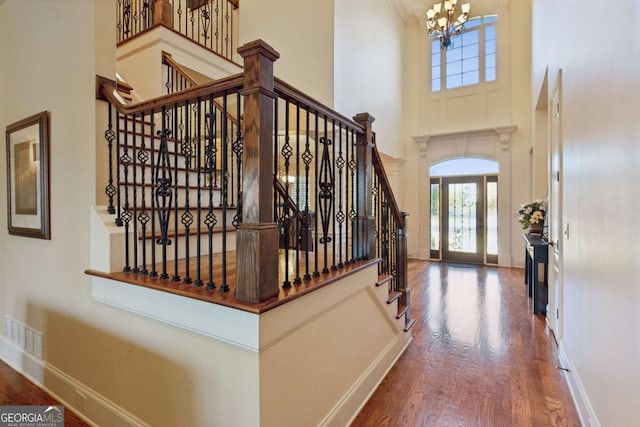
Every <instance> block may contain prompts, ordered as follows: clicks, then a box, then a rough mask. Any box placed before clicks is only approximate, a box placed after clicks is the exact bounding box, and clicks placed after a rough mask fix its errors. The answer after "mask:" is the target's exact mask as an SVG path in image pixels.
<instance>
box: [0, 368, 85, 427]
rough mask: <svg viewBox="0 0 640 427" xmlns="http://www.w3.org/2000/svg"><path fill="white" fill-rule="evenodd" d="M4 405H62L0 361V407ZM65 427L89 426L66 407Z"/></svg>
mask: <svg viewBox="0 0 640 427" xmlns="http://www.w3.org/2000/svg"><path fill="white" fill-rule="evenodd" d="M6 405H28V406H33V405H37V406H44V405H47V406H49V405H52V406H57V405H62V404H61V403H60V402H58V401H57V400H56V399H54V398H53V397H51V396H50V395H49V394H47V393H46V392H45V391H44V390H42V389H41V388H39V387H37V386H36V385H35V384H33V383H32V382H30V381H29V380H28V379H27V378H26V377H24V376H23V375H21V374H19V373H17V372H16V371H14V370H13V369H12V368H11V367H10V366H9V365H7V364H6V363H4V362H3V361H1V360H0V406H6ZM64 425H65V427H84V426H89V424H87V423H86V422H84V421H83V420H82V419H81V418H80V417H78V416H77V415H76V414H75V413H73V412H71V410H70V409H69V408H67V407H65V408H64Z"/></svg>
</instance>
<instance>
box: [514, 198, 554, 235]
mask: <svg viewBox="0 0 640 427" xmlns="http://www.w3.org/2000/svg"><path fill="white" fill-rule="evenodd" d="M546 213H547V202H546V200H542V199H539V200H534V201H533V202H529V203H525V204H523V205H522V206H520V210H518V214H520V218H519V219H518V222H520V225H521V226H522V229H523V230H526V229H527V228H529V227H533V228H542V224H543V223H544V217H545V215H546Z"/></svg>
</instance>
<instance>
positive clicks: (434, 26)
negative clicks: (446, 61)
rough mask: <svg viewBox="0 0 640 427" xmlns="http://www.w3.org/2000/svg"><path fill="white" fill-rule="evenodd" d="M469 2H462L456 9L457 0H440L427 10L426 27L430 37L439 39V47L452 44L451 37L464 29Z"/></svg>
mask: <svg viewBox="0 0 640 427" xmlns="http://www.w3.org/2000/svg"><path fill="white" fill-rule="evenodd" d="M470 10H471V4H469V3H464V4H462V5H461V7H460V9H458V0H442V1H440V2H438V3H436V4H434V5H433V7H432V8H431V9H429V10H428V11H427V28H428V34H429V38H430V39H438V40H440V49H441V50H445V49H448V48H450V47H452V46H453V43H452V41H451V37H453V36H456V35H458V34H461V33H462V31H464V23H465V22H467V20H468V19H469V11H470Z"/></svg>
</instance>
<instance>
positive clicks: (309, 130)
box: [98, 40, 412, 324]
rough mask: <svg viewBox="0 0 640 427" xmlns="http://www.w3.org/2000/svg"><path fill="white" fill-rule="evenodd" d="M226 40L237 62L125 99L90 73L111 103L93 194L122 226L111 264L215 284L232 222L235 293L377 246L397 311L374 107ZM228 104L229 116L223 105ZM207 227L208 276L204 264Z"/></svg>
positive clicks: (261, 50)
mask: <svg viewBox="0 0 640 427" xmlns="http://www.w3.org/2000/svg"><path fill="white" fill-rule="evenodd" d="M238 53H239V54H240V55H242V56H243V58H244V64H245V66H244V72H243V73H242V74H237V75H234V76H230V77H228V78H225V79H220V80H217V81H214V82H211V83H207V84H204V85H200V86H196V87H192V88H189V89H186V90H183V91H180V92H176V93H173V94H170V95H165V96H162V97H159V98H156V99H153V100H150V101H146V102H142V103H139V104H134V105H128V106H126V105H123V104H120V103H119V102H118V100H117V98H116V97H115V95H114V94H113V90H114V82H109V81H105V80H104V79H99V81H98V88H99V90H98V93H99V96H100V98H101V99H104V100H106V101H108V102H109V105H110V106H109V113H108V114H109V121H108V126H107V130H106V132H105V140H106V142H107V146H108V158H109V178H108V183H107V187H106V194H107V197H108V200H109V206H108V209H109V211H110V212H111V213H113V214H114V215H115V221H116V223H117V224H119V225H121V226H123V227H124V231H125V253H126V255H125V259H126V261H125V266H124V270H125V271H130V272H132V273H138V274H143V275H146V274H148V275H149V276H154V277H155V276H157V277H158V278H160V279H166V280H173V281H176V282H178V281H180V282H182V283H185V284H188V283H192V284H193V285H196V286H200V285H203V284H204V283H205V282H206V284H207V287H208V288H214V287H216V286H218V285H219V288H220V290H223V291H225V290H227V289H228V282H227V281H228V277H227V272H226V267H227V258H226V257H227V253H228V252H229V250H228V248H227V246H226V236H227V234H226V230H227V228H228V227H229V224H233V226H234V227H236V228H237V230H236V244H235V246H236V253H235V259H236V275H235V297H236V298H237V299H239V300H242V301H247V302H253V303H261V302H264V301H266V300H269V299H271V298H273V297H275V296H277V295H278V293H279V292H280V286H281V285H282V287H283V288H285V289H286V288H288V287H292V286H296V285H299V284H301V283H303V282H308V281H311V280H314V278H322V277H326V278H329V277H332V275H333V274H337V272H339V271H340V270H343V269H345V268H347V267H348V266H350V265H351V264H355V263H357V262H358V261H360V260H363V259H375V258H380V259H381V263H380V274H388V275H391V276H393V279H392V280H390V282H391V285H390V286H392V289H390V290H394V291H397V292H401V293H402V298H401V306H402V307H403V311H402V313H401V315H404V316H405V322H406V324H409V323H410V322H412V321H411V320H410V316H409V312H408V307H409V302H410V300H409V288H408V286H407V273H406V256H407V254H406V219H405V218H406V214H405V213H402V212H401V211H400V210H399V209H398V206H397V203H396V201H395V198H394V197H393V192H392V191H391V186H390V185H389V181H388V179H387V176H386V174H385V172H384V167H383V165H382V161H381V159H380V156H379V154H378V152H377V148H376V146H375V135H374V133H373V131H372V123H373V121H374V119H373V117H371V116H370V115H369V114H367V113H363V114H358V115H356V116H355V117H354V118H353V120H352V119H349V118H347V117H345V116H342V115H341V114H339V113H337V112H335V111H333V110H332V109H331V108H329V107H327V106H325V105H323V104H322V103H320V102H318V101H316V100H314V99H312V98H311V97H309V96H307V95H305V94H304V93H302V92H300V91H298V90H297V89H295V88H293V87H292V86H290V85H288V84H287V83H285V82H283V81H282V80H279V79H276V78H274V76H273V63H274V62H275V61H276V60H277V58H278V57H279V55H278V53H277V52H276V51H275V50H273V48H271V47H270V46H269V45H267V44H266V43H264V42H263V41H261V40H258V41H254V42H251V43H248V44H246V45H244V46H242V47H241V48H240V49H238ZM220 106H221V107H220ZM231 111H233V112H234V114H235V117H237V118H242V120H240V121H239V125H236V124H234V123H233V121H232V120H230V119H228V117H229V114H230V112H231ZM230 153H233V154H230ZM230 156H235V158H236V159H237V162H236V163H235V164H233V165H231V162H230V161H229V159H230V158H233V157H230ZM231 166H233V168H234V169H237V171H238V177H239V179H238V187H237V188H238V190H237V191H236V192H235V193H234V192H233V191H232V189H231V188H230V187H232V186H230V182H229V179H230V177H231V176H232V175H233V171H232V170H231ZM240 172H241V173H240ZM214 194H219V197H218V198H216V197H214ZM234 213H235V215H234V216H233V218H231V215H233V214H234ZM176 230H181V232H182V233H183V234H184V242H183V239H178V238H176V237H177V235H178V232H177V231H176ZM216 232H220V233H221V236H222V238H221V243H220V245H221V258H220V260H219V261H217V262H219V263H220V264H218V265H219V269H221V270H222V273H221V275H220V277H213V276H212V272H213V270H214V269H213V264H214V262H216V258H215V257H212V255H211V254H212V252H213V250H212V245H214V243H213V242H212V238H213V235H214V234H215V233H216ZM189 236H194V237H192V239H195V241H196V242H195V244H194V245H190V244H189V238H190V237H189ZM202 236H204V237H208V242H206V243H204V250H203V249H202V247H201V245H202V244H201V240H202V239H201V237H202ZM138 241H141V244H140V245H137V244H136V242H138ZM146 242H149V243H150V245H146V244H145V243H146ZM138 246H139V248H140V249H138ZM192 246H195V256H194V257H192V256H193V253H192V251H194V249H192ZM179 247H182V251H179ZM170 249H173V250H174V252H173V255H171V254H170V252H169V251H170ZM279 252H280V253H281V254H282V257H283V263H282V267H283V269H284V272H280V271H279V269H280V267H281V264H280V255H279ZM192 267H193V268H192ZM334 272H336V273H334ZM192 275H194V276H195V277H191V276H192ZM279 277H280V279H279ZM282 279H284V280H282Z"/></svg>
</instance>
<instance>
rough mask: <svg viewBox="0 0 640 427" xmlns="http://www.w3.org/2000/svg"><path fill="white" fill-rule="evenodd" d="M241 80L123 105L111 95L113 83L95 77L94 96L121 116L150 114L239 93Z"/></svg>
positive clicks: (229, 79) (234, 77) (232, 78)
mask: <svg viewBox="0 0 640 427" xmlns="http://www.w3.org/2000/svg"><path fill="white" fill-rule="evenodd" d="M243 78H244V75H243V74H242V73H239V74H234V75H232V76H229V77H225V78H222V79H219V80H216V81H214V82H211V83H206V84H203V85H200V86H196V87H193V88H190V89H186V90H183V91H180V92H176V93H172V94H169V95H163V96H159V97H157V98H153V99H150V100H147V101H142V102H138V103H136V104H131V105H124V104H122V103H121V102H120V101H119V100H118V99H117V98H116V97H115V96H114V95H113V90H114V89H115V83H114V82H113V81H112V80H110V79H107V78H105V77H102V76H96V96H97V98H98V99H102V100H103V101H107V102H110V103H111V104H112V105H113V106H114V107H115V108H116V110H117V111H118V112H119V113H121V114H125V115H132V114H140V113H150V112H151V111H152V110H153V111H154V112H158V111H160V109H161V108H162V107H171V108H173V106H174V105H178V106H182V105H183V104H184V103H186V102H188V101H195V100H197V99H198V98H200V99H204V98H205V97H208V96H210V95H213V96H214V97H215V96H220V95H224V94H225V93H234V92H239V91H240V90H241V89H242V85H243Z"/></svg>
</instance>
